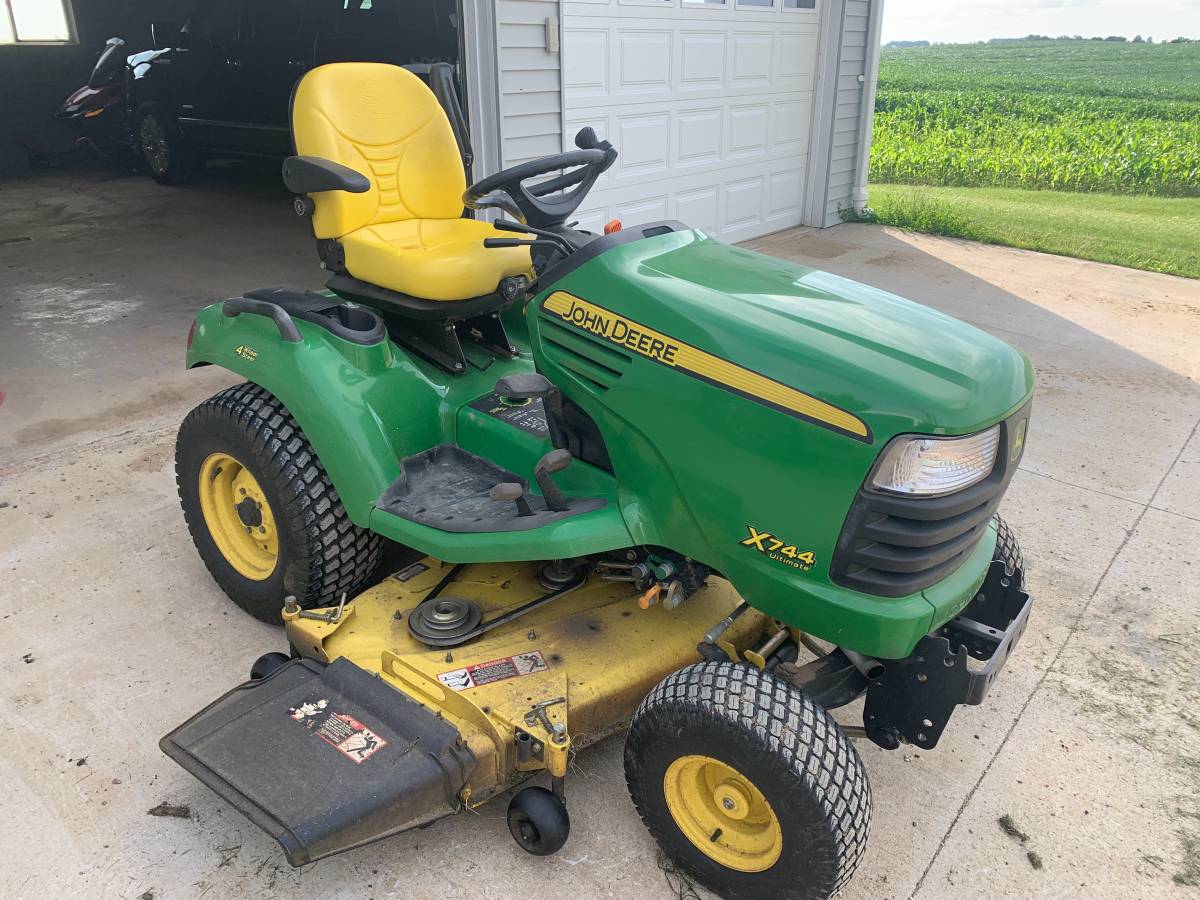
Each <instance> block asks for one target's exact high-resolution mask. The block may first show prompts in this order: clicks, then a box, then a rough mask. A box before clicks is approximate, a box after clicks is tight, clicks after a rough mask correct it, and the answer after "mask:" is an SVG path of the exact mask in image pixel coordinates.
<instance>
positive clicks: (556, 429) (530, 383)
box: [496, 372, 569, 509]
mask: <svg viewBox="0 0 1200 900" xmlns="http://www.w3.org/2000/svg"><path fill="white" fill-rule="evenodd" d="M496 393H497V394H499V395H500V396H501V397H507V398H508V399H510V400H536V399H538V398H541V400H542V404H543V406H544V408H545V410H546V424H547V425H548V426H549V428H550V439H551V440H552V441H553V443H554V446H555V447H566V446H569V442H568V440H567V438H566V436H565V435H563V434H562V433H561V431H560V425H559V423H560V422H561V421H562V418H563V396H562V391H560V390H559V389H558V388H557V387H555V386H554V385H553V384H552V383H551V381H550V379H549V378H547V377H546V376H545V375H543V374H542V373H541V372H522V373H518V374H513V375H505V376H504V377H503V378H501V379H500V380H499V381H497V382H496ZM555 471H557V469H556V470H555ZM539 484H540V482H539ZM543 493H545V491H543ZM563 508H564V509H565V508H566V507H563Z"/></svg>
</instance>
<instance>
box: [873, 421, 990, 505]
mask: <svg viewBox="0 0 1200 900" xmlns="http://www.w3.org/2000/svg"><path fill="white" fill-rule="evenodd" d="M999 443H1000V426H999V425H993V426H992V427H991V428H989V429H987V431H981V432H979V433H978V434H972V435H968V436H967V437H953V438H942V437H920V436H912V435H902V436H901V437H898V438H896V439H895V440H893V441H892V442H891V443H890V444H888V445H887V447H886V448H884V451H883V454H882V455H881V456H880V458H879V464H878V465H876V467H875V473H874V474H873V475H872V476H871V485H872V487H875V488H877V489H878V490H881V491H891V492H892V493H896V494H916V495H920V496H925V497H938V496H941V495H942V494H951V493H953V492H954V491H961V490H962V489H963V488H965V487H970V486H971V485H973V484H975V483H976V482H979V481H983V479H985V478H987V477H988V475H989V474H991V471H992V467H993V466H994V465H995V462H996V448H997V446H998V445H999Z"/></svg>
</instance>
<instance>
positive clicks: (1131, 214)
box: [870, 184, 1200, 278]
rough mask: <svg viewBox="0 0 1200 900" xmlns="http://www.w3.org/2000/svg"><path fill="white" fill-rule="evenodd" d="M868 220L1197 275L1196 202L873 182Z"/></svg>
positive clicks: (1199, 207)
mask: <svg viewBox="0 0 1200 900" xmlns="http://www.w3.org/2000/svg"><path fill="white" fill-rule="evenodd" d="M870 205H871V208H872V210H873V212H874V216H873V218H872V221H876V222H879V223H881V224H885V225H895V226H897V227H900V228H906V229H909V230H911V231H922V232H925V233H927V234H941V235H947V236H949V237H961V238H969V239H971V240H976V241H983V242H984V243H989V244H1002V245H1004V246H1007V247H1020V248H1022V249H1026V250H1041V251H1043V252H1045V253H1057V254H1060V255H1062V256H1073V257H1076V258H1078V259H1092V260H1096V261H1098V262H1107V263H1115V264H1116V265H1119V266H1129V267H1131V268H1135V269H1147V270H1149V271H1152V272H1166V273H1168V274H1171V275H1183V276H1186V277H1189V278H1200V198H1192V197H1187V198H1164V197H1129V196H1114V195H1111V194H1077V193H1060V192H1054V191H1025V190H1017V189H1012V188H963V187H930V186H909V185H899V184H872V185H871V186H870Z"/></svg>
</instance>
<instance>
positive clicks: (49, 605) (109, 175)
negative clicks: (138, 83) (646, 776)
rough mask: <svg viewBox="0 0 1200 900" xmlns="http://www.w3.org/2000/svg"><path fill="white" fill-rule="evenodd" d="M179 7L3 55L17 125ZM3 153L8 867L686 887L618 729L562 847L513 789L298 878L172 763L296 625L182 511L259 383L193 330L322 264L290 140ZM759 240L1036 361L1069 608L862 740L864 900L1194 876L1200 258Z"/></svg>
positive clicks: (140, 884) (1033, 507)
mask: <svg viewBox="0 0 1200 900" xmlns="http://www.w3.org/2000/svg"><path fill="white" fill-rule="evenodd" d="M187 5H190V4H187ZM166 6H168V4H163V3H150V2H137V3H133V2H130V3H120V2H117V0H110V2H102V0H87V2H80V3H78V4H77V5H76V9H75V19H76V27H77V28H78V33H79V35H80V37H81V42H80V44H78V45H68V46H61V47H51V46H44V47H16V48H13V47H0V79H3V81H4V83H5V84H9V85H13V84H20V85H22V90H20V91H13V92H10V93H9V94H7V95H6V100H5V103H4V105H3V108H2V110H0V134H4V135H13V134H18V133H24V132H27V131H28V130H30V129H31V128H32V127H34V126H35V125H36V124H37V123H39V122H41V121H42V120H43V119H44V117H45V116H46V115H47V114H48V113H49V112H51V111H52V110H53V109H54V107H55V106H56V105H57V104H58V103H60V102H61V100H62V98H63V97H64V96H66V95H67V94H68V93H69V92H70V91H71V90H73V89H74V88H75V87H77V86H78V85H79V84H80V83H82V81H83V80H84V79H85V78H86V76H87V71H88V70H89V69H90V66H91V63H92V61H93V59H94V56H95V53H96V52H97V50H98V46H99V44H100V43H102V41H103V40H104V38H106V37H108V36H110V35H112V34H121V33H122V32H125V33H128V34H133V33H134V30H135V27H141V26H138V25H137V23H145V22H147V21H149V20H150V19H151V18H158V19H162V18H168V17H171V16H174V17H175V18H176V19H182V18H184V17H185V14H186V10H184V11H175V10H171V11H170V14H169V15H168V14H167V13H166V12H164V7H166ZM25 86H27V89H26V87H25ZM608 136H609V137H611V138H612V139H613V140H614V142H617V136H616V135H615V134H611V135H608ZM618 149H621V148H620V145H619V144H618ZM0 160H3V163H4V164H3V166H0V169H2V172H3V174H0V572H3V573H4V578H3V580H2V582H0V621H3V623H4V624H3V633H4V635H5V638H6V640H5V642H4V643H5V646H6V648H7V652H6V653H5V654H4V656H3V658H2V659H0V680H2V683H3V688H2V689H0V698H2V700H0V725H2V727H0V773H2V775H3V778H4V782H5V790H4V792H3V793H2V794H0V817H2V818H3V819H4V820H5V821H8V822H10V823H13V825H12V827H11V829H10V837H9V839H8V841H7V848H6V849H7V853H6V856H7V858H8V859H9V860H10V862H9V864H8V865H5V866H4V867H3V869H2V870H0V894H3V895H4V896H8V897H17V898H23V897H33V896H59V895H69V894H78V895H81V896H96V897H129V898H137V897H140V898H145V900H148V898H168V897H201V896H209V897H242V896H245V897H249V896H255V897H276V896H278V897H290V896H330V897H359V896H375V897H387V896H396V897H412V896H420V897H434V896H448V897H458V896H468V895H478V894H479V893H481V892H482V893H485V894H486V895H487V896H492V897H514V898H516V897H528V896H530V895H531V894H533V895H537V894H540V893H542V892H544V891H547V890H549V889H550V888H548V885H549V886H552V887H553V889H554V890H556V891H563V890H565V891H569V892H570V893H571V894H572V895H574V896H581V897H583V896H588V897H590V896H633V895H640V896H643V897H646V898H657V897H662V898H667V897H674V896H680V891H681V890H682V889H683V888H682V886H681V882H680V880H679V876H678V875H676V874H673V873H672V872H670V871H664V870H663V869H662V868H660V864H659V857H658V855H657V851H656V846H655V844H654V842H653V840H652V838H651V837H650V835H649V834H648V833H646V832H645V830H644V829H643V827H642V824H641V822H640V821H639V819H638V817H637V815H636V813H635V811H634V809H633V807H632V805H631V804H630V802H629V800H628V797H627V796H626V793H625V789H624V786H623V776H622V771H621V739H620V738H619V737H616V738H610V739H608V740H606V741H605V742H603V743H602V744H601V745H599V746H598V747H595V748H593V749H589V750H587V751H584V752H583V753H581V754H580V755H579V756H578V757H577V758H576V759H575V760H574V761H573V764H572V765H573V768H572V774H571V778H572V788H571V790H572V805H571V814H572V819H573V822H574V830H573V832H572V839H571V842H570V843H569V844H568V845H567V847H566V848H565V850H564V851H562V852H561V853H560V854H558V855H557V856H555V857H553V858H548V859H536V858H532V857H529V856H527V855H526V854H524V853H522V852H521V851H520V850H519V848H517V847H516V846H515V845H514V844H513V842H512V841H511V840H510V838H509V836H508V835H507V833H506V832H505V829H504V825H503V810H502V808H501V806H500V805H499V804H493V805H490V806H485V807H484V808H482V809H481V810H479V811H478V812H477V813H476V814H473V815H472V814H468V815H460V816H457V817H453V818H451V819H447V820H444V821H442V822H439V823H437V824H435V825H433V826H432V827H430V828H428V829H423V830H419V831H414V832H411V833H407V834H404V835H401V836H399V837H396V838H392V839H389V840H386V841H384V842H382V843H379V844H376V845H374V846H371V847H367V848H364V849H361V850H357V851H354V852H352V853H349V854H346V855H343V856H339V857H336V858H333V859H329V860H326V861H322V862H320V863H318V864H316V865H313V866H309V867H307V868H304V869H300V870H293V869H290V868H289V867H288V866H287V865H286V863H285V862H284V861H283V859H282V857H281V856H280V855H279V853H278V850H277V848H276V846H275V845H274V844H273V843H272V842H271V841H270V839H269V838H267V837H266V836H265V835H263V834H261V833H260V832H259V831H258V830H257V829H256V828H255V827H253V826H252V825H251V824H250V823H248V822H247V821H246V820H244V819H243V818H242V817H241V816H239V815H238V814H237V813H236V812H235V811H234V810H232V809H230V808H229V807H227V806H225V805H224V804H222V803H221V802H219V801H218V800H217V798H216V797H215V796H213V795H212V794H211V793H209V792H208V791H207V789H205V788H204V787H203V786H202V785H200V784H199V783H197V782H195V781H194V780H193V779H191V778H190V777H189V776H188V775H187V774H186V773H185V772H183V771H182V770H180V769H178V768H177V767H175V766H174V765H172V764H171V763H170V762H169V761H168V760H167V759H166V758H165V757H163V756H162V754H161V753H160V752H159V751H158V747H157V741H158V738H159V736H160V735H162V734H163V733H165V732H166V731H167V730H168V729H169V728H171V727H173V726H174V725H176V724H177V723H178V722H179V721H181V720H182V719H183V718H185V717H186V716H187V715H189V714H191V713H192V712H193V711H194V710H195V709H196V708H198V707H199V706H200V705H201V704H203V703H205V702H207V701H209V700H211V699H212V698H213V697H214V696H215V695H216V694H217V693H219V692H220V691H223V690H224V689H225V688H226V686H227V685H229V684H230V683H232V682H233V681H234V680H237V679H240V678H241V677H242V675H243V672H244V670H245V668H246V665H247V664H248V662H249V661H250V660H252V659H253V658H254V657H255V656H257V655H258V654H259V653H261V652H262V651H263V650H264V649H265V648H271V649H284V648H282V647H279V646H278V645H279V642H280V640H281V633H280V631H279V629H277V628H275V627H272V626H269V625H265V624H262V623H259V622H256V621H253V620H251V619H250V618H248V617H246V616H244V615H242V614H241V613H240V612H239V611H238V610H237V609H234V608H232V607H231V605H230V603H229V602H228V600H227V599H226V597H225V596H224V595H223V594H222V593H221V591H220V589H219V588H218V587H217V586H216V585H215V584H214V583H213V582H212V580H211V579H210V578H209V576H208V574H207V572H206V571H205V569H204V567H203V565H202V564H201V562H200V560H199V559H198V558H197V556H196V554H195V551H194V549H193V547H192V544H191V540H190V538H189V536H188V533H187V530H186V528H185V526H184V523H183V520H182V517H181V515H180V512H179V506H178V500H177V497H176V489H175V483H174V474H173V465H172V458H173V442H174V437H175V432H176V429H177V428H178V423H179V422H180V420H181V419H182V417H183V416H184V415H185V414H186V412H187V411H188V410H189V409H191V408H192V407H193V406H195V405H196V404H197V403H199V402H201V401H202V400H203V399H204V398H206V397H208V396H210V395H211V394H213V393H215V392H216V391H217V390H220V389H221V388H224V387H226V386H228V385H231V384H234V383H236V382H237V380H238V379H237V378H235V377H234V376H232V375H231V374H230V373H227V372H223V371H221V370H218V369H215V368H205V369H201V370H197V371H193V372H187V371H184V369H183V352H184V345H185V340H186V335H187V332H188V328H189V325H190V324H191V322H192V318H193V316H194V314H195V312H196V311H197V310H198V309H199V308H200V307H201V306H203V305H205V304H207V303H209V302H212V301H213V300H215V299H220V298H224V297H228V296H236V295H240V294H241V293H243V292H244V291H245V290H247V289H250V288H253V287H263V286H269V285H289V286H295V287H300V288H306V289H313V288H319V287H320V286H321V285H322V284H323V283H324V281H325V278H326V273H324V272H322V271H321V270H320V269H319V268H318V266H317V262H316V256H315V254H314V252H313V245H312V238H311V232H310V229H309V228H308V226H307V224H306V223H305V222H303V221H301V220H299V219H297V218H296V216H295V215H294V214H293V212H292V209H291V196H290V194H289V193H288V192H287V191H286V190H285V189H284V187H283V185H282V184H281V183H280V181H279V178H278V169H277V163H274V162H241V163H219V164H215V165H211V166H209V167H208V168H207V169H205V170H204V171H203V172H202V173H201V174H200V175H198V176H197V177H196V178H195V179H194V180H193V181H191V182H190V183H188V184H186V185H182V186H176V187H167V186H161V185H158V184H155V183H154V182H153V181H152V180H150V179H149V178H148V177H147V176H146V175H145V174H144V173H134V172H128V171H123V170H121V169H117V168H114V167H112V166H111V165H109V164H107V163H104V162H102V161H95V160H79V161H76V160H72V161H71V162H69V163H64V164H63V165H61V166H59V167H55V168H46V169H38V170H29V169H28V168H27V167H26V165H25V154H24V152H23V151H22V150H20V149H19V148H18V147H16V146H14V145H13V142H12V141H9V140H7V139H6V140H3V141H0ZM687 189H688V190H691V189H692V188H690V187H689V188H687ZM697 190H699V189H697ZM746 246H748V247H750V248H752V249H756V250H759V251H760V252H763V253H767V254H771V255H775V256H779V257H782V258H786V259H791V260H795V261H799V262H801V263H803V264H806V265H811V266H813V267H815V268H819V269H823V270H827V271H831V272H834V273H836V274H840V275H844V276H847V277H850V278H854V279H856V280H859V281H862V282H865V283H867V284H870V285H873V286H876V287H879V288H881V289H885V290H888V291H892V292H894V293H898V294H900V295H902V296H906V297H909V298H912V299H914V300H917V301H919V302H923V303H926V304H929V305H931V306H933V307H935V308H937V309H939V310H942V311H944V312H946V313H949V314H951V315H954V316H957V317H959V318H962V319H964V320H966V321H968V322H971V323H973V324H975V325H977V326H978V327H980V328H982V329H984V330H986V331H988V332H991V333H993V334H996V335H998V336H1000V337H1002V338H1004V339H1005V340H1007V341H1009V342H1011V343H1013V344H1014V345H1016V346H1018V347H1020V348H1021V349H1022V350H1024V351H1025V352H1026V353H1027V354H1029V355H1030V357H1031V358H1032V359H1033V362H1034V364H1035V366H1036V368H1037V371H1038V380H1039V389H1038V395H1037V399H1036V400H1035V413H1034V420H1033V425H1032V426H1031V431H1030V443H1029V451H1028V454H1027V456H1026V457H1025V459H1024V460H1023V461H1022V465H1021V469H1020V471H1019V472H1018V473H1017V476H1016V478H1015V480H1014V482H1013V486H1012V488H1011V489H1010V491H1009V493H1008V495H1007V497H1006V500H1005V503H1004V506H1003V507H1002V510H1001V511H1002V512H1003V514H1004V515H1005V516H1006V517H1007V518H1008V519H1009V521H1011V522H1012V523H1013V524H1014V525H1015V526H1017V527H1018V528H1019V529H1020V531H1021V532H1022V534H1023V538H1024V544H1025V555H1026V558H1027V559H1028V560H1029V561H1030V563H1031V565H1030V579H1031V581H1032V582H1033V584H1034V589H1035V590H1036V593H1037V596H1038V601H1039V607H1038V610H1037V613H1036V615H1037V616H1038V617H1039V621H1038V625H1037V631H1036V633H1031V636H1030V638H1028V639H1027V641H1026V643H1024V644H1023V645H1022V646H1021V649H1020V653H1019V664H1014V665H1012V666H1010V667H1009V669H1008V670H1006V677H1005V678H1003V679H1000V680H999V682H998V683H997V686H996V688H995V690H994V691H993V693H992V694H991V695H990V696H989V703H988V706H986V707H982V708H966V707H964V708H963V709H962V710H960V711H959V712H958V713H957V714H956V715H957V716H960V717H961V719H960V720H959V721H958V723H957V727H956V728H954V729H951V730H950V731H949V732H947V737H946V739H945V741H944V742H943V743H942V744H941V745H940V746H939V747H938V748H937V749H936V751H933V752H920V751H918V752H912V751H911V748H910V749H909V750H905V751H902V755H896V754H892V755H890V756H889V755H888V754H885V753H884V752H883V751H881V750H878V749H877V748H874V747H873V746H871V745H869V744H860V746H859V749H860V751H861V752H862V753H863V756H864V759H865V761H866V765H867V768H868V769H869V770H870V775H871V778H872V784H873V788H874V793H875V820H874V822H873V825H872V831H873V843H872V845H871V850H870V853H869V855H868V857H867V860H866V862H865V863H864V865H863V867H862V869H861V870H860V871H859V873H858V875H857V877H856V878H855V880H854V882H853V883H852V885H851V886H850V887H849V888H848V889H847V891H846V892H845V893H844V894H843V895H842V896H844V897H848V898H859V897H862V898H867V897H897V898H900V897H919V898H935V897H954V898H962V897H981V898H982V897H994V896H998V895H1003V896H1012V897H1028V896H1045V895H1049V894H1054V895H1069V894H1071V893H1075V894H1076V895H1079V896H1087V897H1113V898H1118V897H1121V898H1123V897H1128V896H1134V895H1136V896H1142V897H1178V896H1184V895H1186V892H1187V890H1188V884H1187V883H1186V882H1181V881H1179V880H1178V878H1176V879H1175V881H1172V878H1171V873H1177V872H1184V873H1187V872H1191V873H1192V876H1187V877H1196V878H1200V874H1198V873H1200V857H1198V856H1197V853H1198V852H1200V851H1197V847H1200V827H1198V825H1197V823H1198V822H1200V800H1198V799H1197V798H1200V781H1198V780H1197V773H1198V772H1200V768H1198V766H1197V760H1200V730H1198V728H1200V723H1197V721H1196V718H1195V710H1196V708H1197V704H1198V703H1200V689H1198V688H1197V684H1198V681H1197V678H1196V675H1197V670H1196V662H1195V659H1194V654H1193V652H1192V651H1191V646H1192V643H1193V642H1194V639H1195V636H1196V635H1197V634H1200V610H1198V609H1197V607H1196V604H1195V590H1196V587H1197V583H1198V579H1200V573H1198V572H1197V565H1198V563H1197V561H1196V548H1197V547H1198V546H1200V519H1198V518H1197V513H1196V510H1197V508H1198V506H1200V433H1198V426H1200V386H1198V385H1197V380H1198V379H1200V329H1198V328H1197V325H1196V323H1197V321H1200V319H1198V318H1197V316H1200V293H1198V291H1197V289H1196V285H1195V282H1192V281H1188V280H1186V279H1181V278H1174V277H1171V276H1164V275H1155V274H1149V273H1143V272H1134V271H1131V270H1124V269H1119V268H1115V267H1112V266H1106V265H1102V264H1097V263H1087V262H1080V261H1077V260H1071V259H1065V258H1060V257H1051V256H1044V255H1040V254H1035V253H1029V252H1025V251H1016V250H1007V249H1004V248H995V247H982V246H979V245H973V244H969V243H966V242H961V241H953V240H946V239H939V238H932V237H922V236H915V235H908V234H904V233H900V232H896V231H892V230H890V229H881V228H875V227H871V226H865V225H841V226H837V227H836V228H833V229H830V230H822V229H815V228H791V229H788V230H784V231H779V232H776V233H772V234H768V235H765V236H762V237H757V238H755V239H753V240H751V241H749V242H747V243H746ZM857 712H858V708H857V706H855V707H850V708H847V709H845V710H841V711H840V712H839V713H838V717H839V719H842V720H844V721H847V722H851V721H854V720H855V715H856V713H857ZM1179 721H1183V722H1185V723H1188V724H1186V727H1185V729H1184V731H1183V733H1182V734H1181V733H1180V732H1179V726H1178V724H1177V723H1178V722H1179ZM283 764H286V761H285V762H284V763H283ZM1131 773H1132V774H1131ZM1001 819H1007V820H1008V821H1009V822H1010V823H1015V827H1016V828H1017V829H1018V831H1019V832H1020V835H1021V836H1020V838H1019V839H1018V838H1016V837H1014V836H1013V835H1012V833H1011V832H1010V831H1006V829H1005V828H1004V827H1002V826H1000V825H999V824H998V822H999V821H1000V820H1001ZM1031 853H1036V854H1037V855H1038V858H1039V860H1040V861H1041V864H1039V865H1038V866H1034V865H1033V864H1032V862H1031V861H1030V860H1031V859H1032V857H1031V856H1030V854H1031ZM1189 866H1191V867H1193V868H1190V869H1189V868H1188V867H1189ZM1193 884H1194V882H1193Z"/></svg>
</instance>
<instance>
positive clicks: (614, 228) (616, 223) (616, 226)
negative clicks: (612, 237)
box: [604, 219, 621, 234]
mask: <svg viewBox="0 0 1200 900" xmlns="http://www.w3.org/2000/svg"><path fill="white" fill-rule="evenodd" d="M620 230H621V220H620V219H613V220H612V221H611V222H609V223H608V224H607V225H605V226H604V233H605V234H614V233H615V232H618V231H620Z"/></svg>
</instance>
